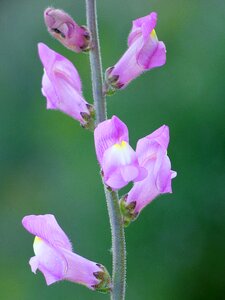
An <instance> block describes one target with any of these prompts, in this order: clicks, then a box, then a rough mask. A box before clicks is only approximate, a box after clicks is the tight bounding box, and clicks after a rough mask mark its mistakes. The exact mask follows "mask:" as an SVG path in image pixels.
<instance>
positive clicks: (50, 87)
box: [38, 43, 94, 128]
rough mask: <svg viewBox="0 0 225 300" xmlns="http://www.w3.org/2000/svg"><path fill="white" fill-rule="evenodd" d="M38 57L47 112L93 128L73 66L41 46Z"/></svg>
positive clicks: (88, 106) (79, 81) (57, 54)
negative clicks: (60, 112)
mask: <svg viewBox="0 0 225 300" xmlns="http://www.w3.org/2000/svg"><path fill="white" fill-rule="evenodd" d="M38 53H39V57H40V59H41V62H42V64H43V66H44V75H43V78H42V94H43V95H44V96H45V97H46V99H47V109H57V110H61V111H62V112H64V113H65V114H67V115H69V116H71V117H72V118H74V119H76V120H77V121H79V122H80V123H81V125H82V126H84V127H87V128H91V127H93V124H94V108H93V106H92V105H90V104H89V103H87V102H86V101H85V99H84V98H83V95H82V86H81V80H80V76H79V74H78V72H77V70H76V68H75V67H74V65H73V64H72V63H71V62H70V61H69V60H68V59H67V58H65V57H64V56H62V55H60V54H59V53H57V52H55V51H53V50H52V49H50V48H49V47H48V46H46V45H45V44H43V43H39V44H38Z"/></svg>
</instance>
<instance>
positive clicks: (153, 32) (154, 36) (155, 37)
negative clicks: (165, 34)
mask: <svg viewBox="0 0 225 300" xmlns="http://www.w3.org/2000/svg"><path fill="white" fill-rule="evenodd" d="M150 35H151V38H153V39H158V38H157V35H156V32H155V29H153V30H152V32H151V33H150Z"/></svg>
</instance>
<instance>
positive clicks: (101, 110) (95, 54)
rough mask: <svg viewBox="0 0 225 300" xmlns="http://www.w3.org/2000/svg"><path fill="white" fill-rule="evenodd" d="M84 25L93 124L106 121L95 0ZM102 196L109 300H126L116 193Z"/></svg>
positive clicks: (89, 2) (88, 4)
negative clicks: (89, 47) (106, 229)
mask: <svg viewBox="0 0 225 300" xmlns="http://www.w3.org/2000/svg"><path fill="white" fill-rule="evenodd" d="M86 13H87V26H88V28H89V30H90V32H91V36H92V50H91V51H90V65H91V76H92V90H93V98H94V105H95V110H96V125H98V124H99V123H100V122H102V121H104V120H106V119H107V113H106V101H105V95H104V92H103V79H102V78H103V77H102V64H101V54H100V46H99V38H98V25H97V11H96V0H86ZM105 195H106V201H107V207H108V213H109V219H110V226H111V233H112V255H113V276H112V292H111V300H124V299H125V286H126V246H125V235H124V226H123V222H122V217H121V214H120V208H119V199H118V194H117V193H116V192H113V191H110V190H108V189H107V188H106V187H105Z"/></svg>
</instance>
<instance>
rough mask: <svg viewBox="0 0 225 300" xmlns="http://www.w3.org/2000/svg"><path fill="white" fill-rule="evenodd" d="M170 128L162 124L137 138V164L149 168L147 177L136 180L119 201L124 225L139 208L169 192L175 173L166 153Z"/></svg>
mask: <svg viewBox="0 0 225 300" xmlns="http://www.w3.org/2000/svg"><path fill="white" fill-rule="evenodd" d="M168 144H169V128H168V126H166V125H163V126H161V127H160V128H159V129H157V130H155V131H154V132H153V133H151V134H150V135H148V136H146V137H144V138H142V139H140V140H139V141H138V143H137V148H136V153H137V156H138V161H139V164H140V166H142V167H144V168H146V169H147V171H148V176H147V177H146V178H145V179H144V180H142V181H141V182H135V183H134V186H133V188H132V189H131V190H130V192H129V193H128V194H127V195H126V196H125V197H124V198H122V200H121V207H122V211H123V213H124V216H125V223H126V222H127V224H128V223H129V222H130V221H131V220H132V219H134V218H136V217H137V215H138V214H139V213H140V211H141V210H142V209H143V208H144V207H145V206H146V205H148V204H149V203H150V202H151V201H152V200H153V199H155V198H156V197H157V196H159V195H160V194H164V193H172V187H171V182H172V178H174V177H176V172H174V171H172V170H171V163H170V159H169V157H168V155H167V147H168Z"/></svg>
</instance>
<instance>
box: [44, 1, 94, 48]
mask: <svg viewBox="0 0 225 300" xmlns="http://www.w3.org/2000/svg"><path fill="white" fill-rule="evenodd" d="M44 20H45V24H46V26H47V28H48V31H49V33H50V34H51V35H52V36H53V37H54V38H56V39H57V40H58V41H59V42H61V43H62V44H63V45H64V46H65V47H67V48H68V49H70V50H72V51H75V52H81V51H83V52H86V51H88V50H90V49H91V36H90V32H89V31H88V29H87V28H86V27H85V26H79V25H78V24H77V23H76V22H75V21H74V20H73V19H72V18H71V17H70V16H69V15H68V14H67V13H66V12H64V11H63V10H61V9H55V8H53V7H48V8H47V9H46V10H45V11H44Z"/></svg>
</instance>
